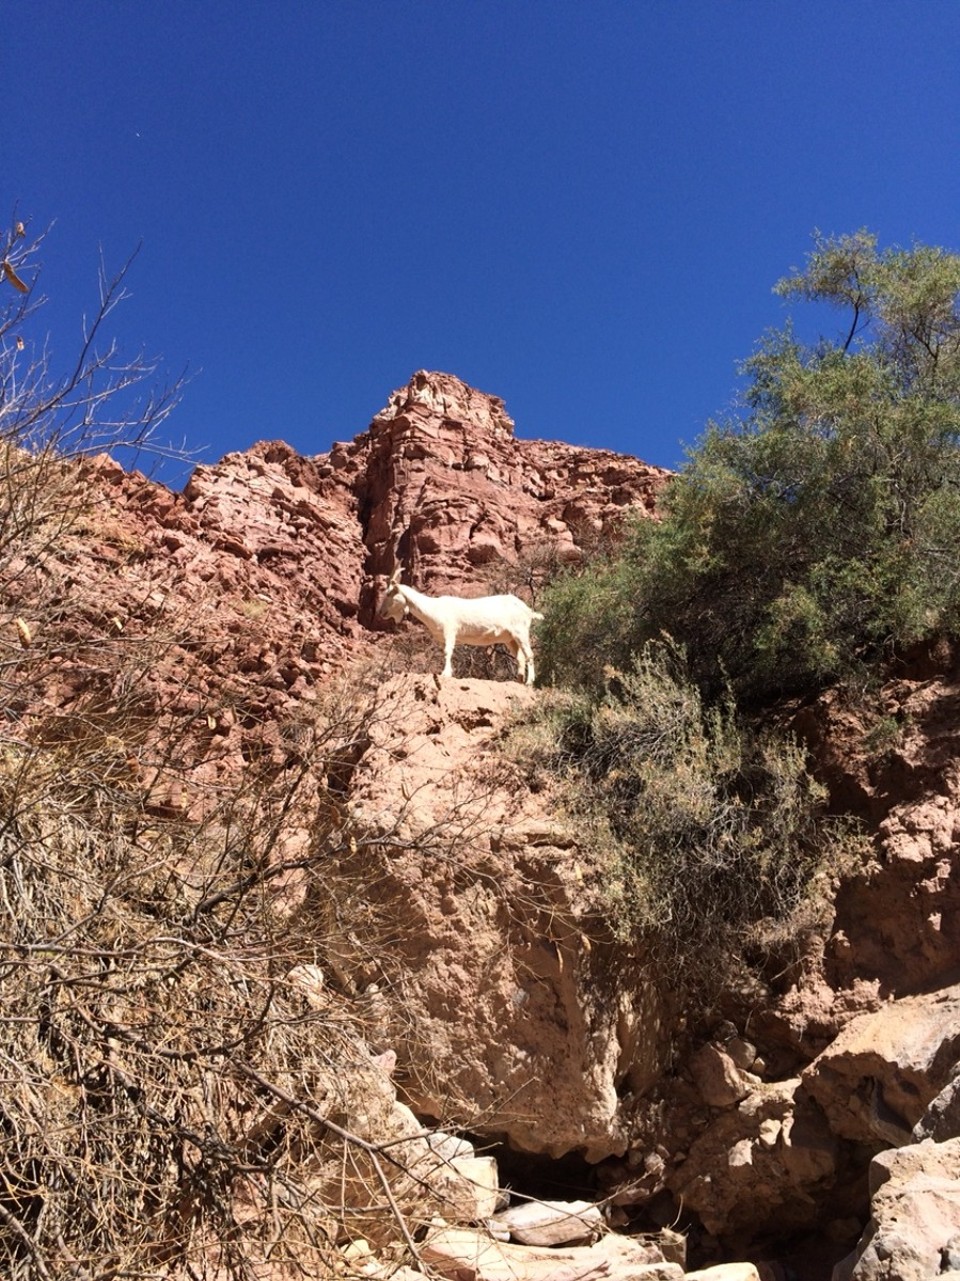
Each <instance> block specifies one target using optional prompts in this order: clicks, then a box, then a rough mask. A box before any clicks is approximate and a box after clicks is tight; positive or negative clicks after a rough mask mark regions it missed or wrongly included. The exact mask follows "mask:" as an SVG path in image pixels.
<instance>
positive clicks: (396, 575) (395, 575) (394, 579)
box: [390, 565, 402, 583]
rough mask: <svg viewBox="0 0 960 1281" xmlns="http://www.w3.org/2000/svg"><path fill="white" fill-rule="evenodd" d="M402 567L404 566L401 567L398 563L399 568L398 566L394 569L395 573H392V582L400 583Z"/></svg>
mask: <svg viewBox="0 0 960 1281" xmlns="http://www.w3.org/2000/svg"><path fill="white" fill-rule="evenodd" d="M401 568H402V567H401V566H400V565H398V566H397V568H396V569H395V570H394V571H393V573H392V574H391V575H390V582H391V583H399V582H400V572H401Z"/></svg>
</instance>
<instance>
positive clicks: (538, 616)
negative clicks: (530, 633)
mask: <svg viewBox="0 0 960 1281" xmlns="http://www.w3.org/2000/svg"><path fill="white" fill-rule="evenodd" d="M530 617H531V618H541V619H542V618H546V614H538V613H537V611H536V610H534V611H533V613H532V614H531V615H530Z"/></svg>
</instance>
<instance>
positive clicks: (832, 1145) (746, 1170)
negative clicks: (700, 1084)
mask: <svg viewBox="0 0 960 1281" xmlns="http://www.w3.org/2000/svg"><path fill="white" fill-rule="evenodd" d="M836 1163H837V1144H836V1140H835V1139H834V1137H833V1135H832V1134H831V1133H830V1130H829V1127H828V1126H827V1123H826V1120H825V1118H824V1116H823V1113H822V1112H821V1111H820V1109H819V1108H818V1107H817V1106H816V1104H814V1103H812V1102H811V1101H810V1100H809V1099H808V1098H806V1097H805V1096H804V1094H803V1092H802V1090H801V1088H800V1081H799V1079H793V1080H790V1081H782V1082H779V1083H778V1084H770V1085H763V1086H760V1087H758V1088H756V1089H755V1090H753V1091H752V1092H751V1093H750V1094H749V1095H748V1096H747V1097H746V1098H745V1099H743V1100H742V1101H741V1103H740V1105H739V1107H737V1108H736V1109H734V1110H727V1111H724V1112H722V1113H721V1114H720V1115H719V1116H718V1117H717V1118H716V1120H714V1121H713V1122H712V1123H711V1124H710V1125H708V1126H707V1128H706V1129H705V1130H704V1131H703V1133H702V1134H701V1135H700V1137H699V1138H697V1139H696V1140H695V1142H694V1143H693V1144H692V1145H691V1148H690V1151H689V1153H688V1155H687V1158H686V1160H685V1161H684V1162H683V1163H682V1164H681V1165H680V1166H679V1168H678V1169H676V1170H675V1171H674V1172H673V1173H672V1174H671V1175H670V1177H669V1179H668V1186H669V1188H670V1190H671V1192H673V1194H674V1196H675V1197H677V1198H679V1199H681V1200H682V1202H683V1205H684V1207H685V1208H688V1209H690V1210H693V1211H694V1212H695V1213H696V1214H698V1215H699V1217H700V1219H701V1220H702V1222H703V1224H704V1226H705V1227H706V1229H707V1231H708V1232H710V1233H712V1234H714V1235H716V1236H734V1235H746V1236H752V1235H756V1234H758V1233H761V1232H763V1231H764V1230H767V1231H769V1230H776V1231H778V1232H781V1233H783V1234H786V1233H788V1232H791V1231H799V1230H801V1229H806V1228H810V1227H812V1226H813V1225H814V1224H815V1223H816V1222H817V1219H818V1215H819V1213H820V1210H821V1204H822V1199H823V1197H824V1196H825V1194H826V1193H827V1192H828V1191H829V1189H830V1188H831V1186H832V1183H833V1179H834V1177H835V1174H836V1168H837V1167H836Z"/></svg>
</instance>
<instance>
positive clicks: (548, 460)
mask: <svg viewBox="0 0 960 1281" xmlns="http://www.w3.org/2000/svg"><path fill="white" fill-rule="evenodd" d="M328 465H329V466H331V467H332V468H335V469H336V470H337V471H338V472H339V473H341V474H347V473H349V474H352V475H353V476H355V478H356V479H355V480H354V489H355V492H356V493H357V494H358V507H359V510H360V511H361V512H362V513H363V524H364V528H365V533H364V542H365V545H366V547H367V549H368V552H369V560H368V570H369V572H370V573H371V574H373V575H376V576H379V575H389V574H390V573H391V572H392V571H393V569H394V568H395V566H396V565H398V564H399V565H402V566H403V568H404V570H405V571H406V574H407V575H408V577H407V578H406V579H405V581H409V582H412V583H413V584H414V585H415V586H417V587H419V588H420V589H421V590H423V591H427V592H430V593H434V594H435V593H437V592H441V591H449V592H454V593H457V594H462V595H477V594H480V593H479V592H478V591H477V583H478V581H479V582H484V581H496V579H497V577H498V575H502V574H503V567H504V566H509V565H510V564H512V563H516V562H517V560H518V559H520V560H523V559H524V558H526V559H527V560H528V561H529V560H531V559H533V560H536V559H537V558H542V557H543V556H544V555H545V554H546V553H549V555H551V556H553V557H555V558H557V559H558V560H560V561H576V560H579V559H580V558H581V557H582V556H583V555H584V553H585V551H588V550H590V549H591V548H594V547H596V545H597V544H598V542H600V541H602V540H603V539H604V538H605V537H609V536H611V535H613V534H615V532H616V530H617V529H618V528H619V527H620V526H621V524H622V521H623V518H624V516H625V514H626V513H627V512H631V513H633V514H640V515H648V516H649V515H652V514H653V512H654V508H655V505H656V500H657V495H658V494H659V493H660V492H661V490H662V489H663V486H664V484H665V481H666V479H667V473H665V472H664V471H663V470H662V469H660V468H657V467H650V466H648V465H647V464H645V463H641V462H639V461H638V460H636V459H634V458H630V457H627V456H625V455H623V454H615V453H611V452H610V451H608V450H599V449H578V448H576V447H574V446H571V445H563V444H558V443H548V442H545V441H528V440H519V439H517V438H516V436H515V435H514V424H513V421H512V419H511V418H509V417H508V415H507V413H506V409H505V407H504V404H503V401H502V400H500V399H499V398H498V397H496V396H487V395H485V394H483V393H482V392H478V391H475V390H474V389H473V388H471V387H467V386H466V385H465V384H464V383H462V382H460V380H459V379H457V378H453V377H451V376H450V375H448V374H437V373H427V372H425V371H424V370H420V371H419V372H418V373H416V374H414V375H413V377H412V378H411V380H410V382H409V384H408V385H407V386H406V387H403V388H401V389H400V390H399V391H396V392H394V393H393V395H392V396H391V397H390V399H389V401H388V403H387V406H386V408H384V409H383V410H382V411H381V412H380V413H379V414H378V415H377V416H376V418H374V420H373V422H372V423H371V425H370V428H369V430H368V431H367V432H366V433H365V434H364V435H363V436H360V437H358V438H357V440H356V441H355V442H354V444H353V445H351V446H346V447H343V446H335V447H334V449H333V451H332V452H331V453H330V455H329V457H328Z"/></svg>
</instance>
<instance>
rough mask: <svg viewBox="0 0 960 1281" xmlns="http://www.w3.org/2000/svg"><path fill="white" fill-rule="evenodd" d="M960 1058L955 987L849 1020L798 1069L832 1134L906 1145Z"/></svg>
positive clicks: (959, 998) (959, 1004)
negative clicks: (820, 1051)
mask: <svg viewBox="0 0 960 1281" xmlns="http://www.w3.org/2000/svg"><path fill="white" fill-rule="evenodd" d="M958 1060H960V987H951V988H944V989H943V990H942V991H939V992H934V993H931V994H929V995H925V996H913V997H904V998H903V999H902V1000H899V1001H891V1002H889V1003H888V1004H887V1005H884V1006H883V1007H882V1008H881V1009H879V1010H877V1011H875V1012H874V1013H869V1014H863V1015H860V1016H859V1017H858V1018H854V1019H852V1020H851V1021H850V1022H849V1023H847V1025H846V1026H845V1027H844V1028H843V1030H842V1031H841V1032H840V1034H839V1036H837V1038H836V1040H834V1041H833V1043H832V1044H831V1045H830V1046H829V1047H828V1048H827V1049H826V1050H824V1051H823V1053H822V1054H820V1055H818V1057H817V1058H816V1059H814V1061H813V1063H811V1064H810V1066H809V1067H808V1068H806V1069H805V1071H804V1073H803V1082H804V1087H805V1089H806V1090H807V1092H808V1093H809V1094H810V1096H811V1097H812V1098H814V1099H815V1100H816V1101H817V1103H818V1104H819V1105H820V1107H821V1108H822V1109H823V1112H824V1113H825V1115H826V1116H827V1119H828V1120H829V1122H830V1127H831V1129H832V1130H833V1132H834V1134H837V1135H839V1136H840V1137H842V1138H845V1139H852V1140H854V1141H856V1142H860V1143H872V1144H877V1145H879V1144H887V1145H889V1144H895V1145H898V1146H899V1145H901V1144H905V1143H909V1142H910V1141H911V1139H912V1131H913V1127H914V1126H915V1125H916V1124H917V1123H918V1121H919V1120H920V1118H921V1117H922V1116H923V1114H924V1112H925V1111H926V1109H927V1108H928V1107H929V1106H930V1104H931V1103H932V1102H933V1100H934V1099H935V1098H936V1097H937V1095H938V1094H939V1093H940V1091H941V1090H942V1089H943V1088H944V1087H945V1086H946V1084H947V1083H948V1081H949V1080H950V1078H951V1076H952V1074H953V1070H954V1067H955V1065H956V1063H957V1061H958Z"/></svg>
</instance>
